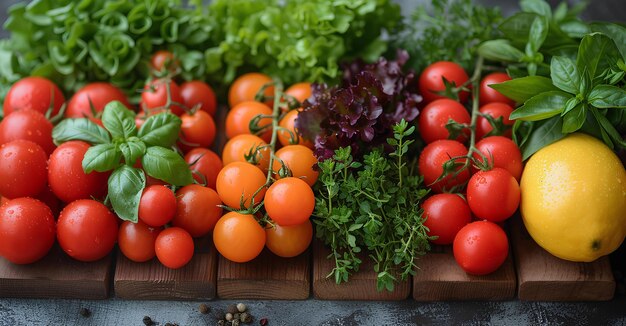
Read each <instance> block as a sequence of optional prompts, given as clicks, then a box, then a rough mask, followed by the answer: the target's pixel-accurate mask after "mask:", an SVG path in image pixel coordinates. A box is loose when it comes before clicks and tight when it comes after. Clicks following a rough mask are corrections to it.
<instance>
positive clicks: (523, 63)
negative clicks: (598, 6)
mask: <svg viewBox="0 0 626 326" xmlns="http://www.w3.org/2000/svg"><path fill="white" fill-rule="evenodd" d="M520 5H521V7H522V12H519V13H517V14H515V15H513V16H511V17H509V18H508V19H506V20H505V21H504V22H502V24H501V25H500V26H499V29H500V30H501V31H502V33H503V35H504V37H505V38H503V39H498V40H491V41H486V42H484V43H483V44H481V45H480V47H479V51H478V52H479V53H480V54H481V55H482V56H483V57H484V58H485V59H487V60H492V61H497V62H501V63H503V64H504V65H506V67H507V71H508V72H509V75H511V76H512V77H517V78H516V79H513V80H511V81H507V82H505V83H502V84H498V85H491V87H493V88H495V89H496V90H498V91H499V92H501V93H502V94H504V95H506V96H508V97H510V98H511V99H513V100H515V101H517V102H518V103H523V105H522V106H521V107H520V108H518V109H517V110H515V111H514V112H513V113H512V114H511V119H516V120H517V121H516V123H515V126H514V128H513V131H514V137H515V140H516V142H517V143H518V145H519V146H520V147H521V149H522V154H523V158H524V159H527V158H529V157H530V156H531V155H532V154H533V153H535V152H536V151H538V150H539V149H541V148H543V147H544V146H546V145H548V144H551V143H553V142H555V141H557V140H559V139H561V138H563V137H565V136H566V135H567V134H569V133H573V132H577V131H582V132H585V133H588V134H591V135H593V136H595V137H597V138H599V139H602V140H603V141H604V142H605V143H606V144H607V145H608V146H609V147H611V148H613V147H614V146H616V145H617V146H618V147H621V148H625V147H626V141H624V140H623V138H622V134H624V133H626V117H625V116H624V114H623V110H621V109H623V108H626V90H625V88H626V79H625V78H624V77H625V75H626V64H624V62H625V61H626V28H624V27H623V26H620V25H616V24H611V23H592V24H587V23H584V22H582V21H581V20H580V19H579V18H578V17H577V15H578V14H579V13H580V12H581V11H582V10H583V8H584V6H582V5H578V6H575V7H573V8H568V7H567V5H566V4H565V3H562V4H561V5H559V6H558V7H557V8H556V9H555V10H554V11H552V8H551V7H550V5H549V4H548V3H546V2H545V1H543V0H522V1H521V2H520Z"/></svg>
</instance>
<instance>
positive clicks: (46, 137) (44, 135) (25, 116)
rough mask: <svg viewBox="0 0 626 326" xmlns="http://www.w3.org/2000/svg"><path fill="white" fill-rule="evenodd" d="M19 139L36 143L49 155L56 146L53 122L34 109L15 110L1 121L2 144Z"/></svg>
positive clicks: (0, 134) (0, 138)
mask: <svg viewBox="0 0 626 326" xmlns="http://www.w3.org/2000/svg"><path fill="white" fill-rule="evenodd" d="M18 139H23V140H30V141H32V142H33V143H36V144H37V145H39V146H41V148H42V149H43V150H44V151H45V152H46V154H47V155H50V153H52V151H54V149H55V148H56V146H55V145H54V143H53V142H52V123H51V122H50V121H48V119H46V117H45V116H44V115H43V113H41V112H38V111H34V110H19V111H15V112H13V113H11V114H9V115H8V116H6V117H4V120H2V122H0V145H2V144H6V143H8V142H10V141H13V140H18Z"/></svg>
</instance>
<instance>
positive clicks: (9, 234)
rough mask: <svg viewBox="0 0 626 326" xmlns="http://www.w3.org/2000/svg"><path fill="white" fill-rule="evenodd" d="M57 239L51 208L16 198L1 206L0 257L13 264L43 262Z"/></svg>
mask: <svg viewBox="0 0 626 326" xmlns="http://www.w3.org/2000/svg"><path fill="white" fill-rule="evenodd" d="M54 238H55V222H54V217H53V216H52V212H51V211H50V208H48V206H46V205H45V204H44V203H42V202H40V201H39V200H36V199H32V198H27V197H23V198H17V199H13V200H10V201H8V202H7V203H5V204H4V205H2V206H0V256H2V257H4V258H6V259H7V260H8V261H10V262H12V263H14V264H30V263H34V262H36V261H38V260H39V259H41V258H43V257H44V256H45V255H46V254H47V253H48V251H50V248H52V245H53V244H54Z"/></svg>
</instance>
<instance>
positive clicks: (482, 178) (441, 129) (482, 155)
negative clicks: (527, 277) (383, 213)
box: [418, 61, 523, 275]
mask: <svg viewBox="0 0 626 326" xmlns="http://www.w3.org/2000/svg"><path fill="white" fill-rule="evenodd" d="M477 69H480V67H477ZM477 76H479V75H476V74H475V75H474V77H472V78H476V77H477ZM509 79H510V78H509V77H508V76H507V75H506V74H505V73H501V72H495V73H491V74H488V75H487V76H485V77H484V78H483V79H482V80H481V81H480V84H479V85H478V87H479V89H471V83H472V80H470V77H469V76H468V75H467V73H466V72H465V71H464V69H463V68H462V67H461V66H459V65H457V64H456V63H453V62H444V61H441V62H436V63H433V64H432V65H430V66H428V67H427V68H426V69H425V70H424V71H423V72H422V74H421V76H420V80H419V84H420V91H421V93H422V95H423V97H424V101H425V103H426V105H425V107H424V108H423V109H422V111H421V112H420V116H419V117H418V119H419V120H418V126H419V131H420V134H421V137H422V139H423V140H424V141H425V143H426V144H427V145H426V147H425V148H424V149H423V151H422V153H421V154H420V157H419V163H418V168H419V171H420V174H422V175H423V176H424V183H425V184H426V185H428V186H429V187H430V189H431V190H432V193H434V194H433V195H432V196H431V197H429V198H428V199H426V200H425V201H424V202H423V204H422V207H423V209H424V217H425V218H426V220H425V222H424V225H425V226H427V227H428V228H429V229H430V232H429V235H431V236H437V237H438V238H437V239H436V240H433V241H432V242H433V243H435V244H441V245H448V244H452V245H453V252H454V256H455V258H456V261H457V263H458V264H459V265H460V266H461V267H462V268H463V269H464V270H465V271H466V272H467V273H470V274H477V275H484V274H489V273H491V272H494V271H495V270H497V269H498V268H499V267H500V265H501V264H502V263H503V262H504V261H505V259H506V257H507V256H508V251H509V248H508V247H509V245H508V238H507V235H506V233H505V232H504V231H503V230H502V228H501V226H500V225H498V224H500V223H501V222H503V221H505V220H506V219H508V218H509V217H511V216H512V215H513V214H514V213H515V212H516V210H517V208H518V206H519V202H520V188H519V180H520V177H521V174H522V169H523V166H522V154H521V152H520V149H519V148H518V146H517V145H516V144H515V143H514V142H513V141H512V140H511V129H510V128H511V126H512V125H513V121H511V120H509V115H510V114H511V112H512V111H513V106H514V105H515V103H514V102H513V101H512V100H510V99H508V98H507V97H505V96H503V95H502V94H500V93H498V92H497V91H496V90H494V89H492V88H490V87H488V85H490V84H497V83H501V82H504V81H506V80H509ZM444 80H445V81H444ZM470 91H471V92H473V95H474V96H472V98H471V100H472V101H477V100H479V103H478V102H476V103H475V105H473V109H472V110H470V111H473V110H476V109H479V110H478V112H474V113H473V114H472V115H470V113H469V112H468V110H467V109H466V107H465V104H466V103H467V101H468V98H470ZM446 93H447V94H446ZM443 95H452V97H453V98H454V97H455V96H456V98H457V100H455V99H451V98H447V97H445V96H443ZM476 96H478V99H476ZM472 104H474V103H472ZM479 104H480V106H479ZM494 129H495V130H494ZM451 133H452V134H451ZM448 138H451V139H448ZM473 220H477V221H474V222H472V221H473Z"/></svg>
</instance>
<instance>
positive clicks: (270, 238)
mask: <svg viewBox="0 0 626 326" xmlns="http://www.w3.org/2000/svg"><path fill="white" fill-rule="evenodd" d="M265 235H266V238H267V239H266V240H265V246H266V247H267V249H269V250H270V251H271V252H273V253H274V254H275V255H276V256H279V257H284V258H290V257H295V256H298V255H299V254H301V253H303V252H305V251H306V250H307V248H309V245H310V244H311V240H312V239H313V225H312V224H311V221H310V220H306V221H304V223H302V224H298V225H293V226H280V225H276V226H274V227H273V228H267V229H265Z"/></svg>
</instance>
